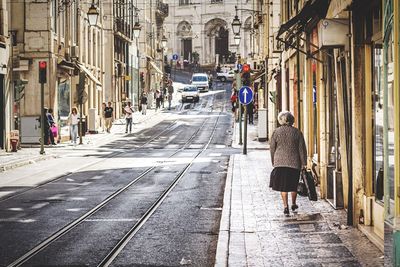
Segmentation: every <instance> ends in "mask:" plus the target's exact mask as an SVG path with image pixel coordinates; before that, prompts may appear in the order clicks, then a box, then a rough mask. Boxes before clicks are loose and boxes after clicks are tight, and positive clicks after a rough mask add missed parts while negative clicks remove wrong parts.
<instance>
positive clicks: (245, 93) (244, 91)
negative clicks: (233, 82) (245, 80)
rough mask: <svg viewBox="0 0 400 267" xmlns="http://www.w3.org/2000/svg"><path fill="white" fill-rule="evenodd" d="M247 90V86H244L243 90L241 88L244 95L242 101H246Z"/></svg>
mask: <svg viewBox="0 0 400 267" xmlns="http://www.w3.org/2000/svg"><path fill="white" fill-rule="evenodd" d="M248 93H249V92H248V91H247V88H244V90H243V95H244V103H247V94H248Z"/></svg>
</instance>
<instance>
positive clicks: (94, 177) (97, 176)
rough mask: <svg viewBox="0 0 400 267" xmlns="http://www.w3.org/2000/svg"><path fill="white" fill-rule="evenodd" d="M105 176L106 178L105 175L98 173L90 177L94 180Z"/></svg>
mask: <svg viewBox="0 0 400 267" xmlns="http://www.w3.org/2000/svg"><path fill="white" fill-rule="evenodd" d="M103 178H104V176H103V175H96V176H93V177H92V178H90V179H92V180H99V179H103Z"/></svg>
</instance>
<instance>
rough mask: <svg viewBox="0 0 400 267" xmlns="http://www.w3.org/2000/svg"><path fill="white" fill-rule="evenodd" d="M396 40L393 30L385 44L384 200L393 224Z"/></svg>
mask: <svg viewBox="0 0 400 267" xmlns="http://www.w3.org/2000/svg"><path fill="white" fill-rule="evenodd" d="M393 48H394V40H393V34H392V30H391V29H390V31H387V35H386V36H385V42H384V72H383V77H384V81H385V83H384V90H385V91H384V101H383V106H384V115H383V122H384V146H383V151H384V158H383V159H384V169H383V175H384V183H385V187H384V198H385V211H386V216H385V217H386V220H387V221H388V222H389V223H392V222H393V218H394V214H395V210H394V186H395V182H394V163H395V160H394V144H395V136H394V119H395V118H394V84H393V83H394V55H393V54H394V53H393V52H394V51H393Z"/></svg>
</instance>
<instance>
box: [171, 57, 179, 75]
mask: <svg viewBox="0 0 400 267" xmlns="http://www.w3.org/2000/svg"><path fill="white" fill-rule="evenodd" d="M178 59H179V56H178V54H173V55H172V60H173V61H174V81H175V80H176V77H175V76H176V63H177V61H178Z"/></svg>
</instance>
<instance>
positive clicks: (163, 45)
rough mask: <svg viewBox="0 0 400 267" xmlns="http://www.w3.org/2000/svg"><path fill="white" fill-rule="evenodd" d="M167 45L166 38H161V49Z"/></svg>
mask: <svg viewBox="0 0 400 267" xmlns="http://www.w3.org/2000/svg"><path fill="white" fill-rule="evenodd" d="M167 43H168V39H167V37H165V36H163V38H162V39H161V45H162V47H163V48H166V47H167Z"/></svg>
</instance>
